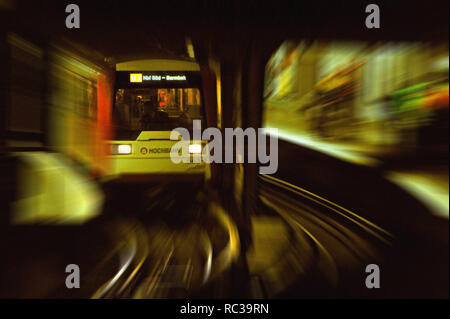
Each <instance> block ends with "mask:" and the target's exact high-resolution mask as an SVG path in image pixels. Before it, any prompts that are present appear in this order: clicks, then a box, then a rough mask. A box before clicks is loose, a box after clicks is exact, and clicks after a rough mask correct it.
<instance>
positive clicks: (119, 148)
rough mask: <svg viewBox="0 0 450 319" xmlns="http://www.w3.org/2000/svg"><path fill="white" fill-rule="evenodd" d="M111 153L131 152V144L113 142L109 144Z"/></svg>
mask: <svg viewBox="0 0 450 319" xmlns="http://www.w3.org/2000/svg"><path fill="white" fill-rule="evenodd" d="M111 153H112V154H113V155H118V154H131V145H130V144H113V145H111Z"/></svg>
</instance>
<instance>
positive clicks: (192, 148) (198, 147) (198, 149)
mask: <svg viewBox="0 0 450 319" xmlns="http://www.w3.org/2000/svg"><path fill="white" fill-rule="evenodd" d="M201 152H202V146H201V145H200V144H191V145H189V153H194V154H199V153H201Z"/></svg>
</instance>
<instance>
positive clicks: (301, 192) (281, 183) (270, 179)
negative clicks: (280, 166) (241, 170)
mask: <svg viewBox="0 0 450 319" xmlns="http://www.w3.org/2000/svg"><path fill="white" fill-rule="evenodd" d="M260 177H261V178H262V179H263V180H265V181H266V182H269V183H272V184H275V185H277V186H279V187H282V188H285V189H287V190H289V191H291V192H295V193H296V194H297V195H300V196H303V197H305V198H307V199H309V200H311V201H313V202H315V203H319V204H321V205H323V206H325V207H326V208H329V209H330V210H332V211H333V212H335V213H338V214H340V215H342V216H344V217H345V218H347V219H349V220H350V221H352V222H353V223H355V224H357V225H358V226H360V227H361V228H363V229H364V230H366V231H368V232H370V233H371V234H373V235H374V236H377V237H379V239H380V240H383V241H386V240H385V239H384V238H383V237H381V236H380V235H378V234H377V233H375V232H374V231H372V230H371V229H369V228H368V227H367V226H365V225H363V224H361V223H360V222H358V221H356V220H355V219H353V218H351V217H349V216H347V215H346V214H344V213H342V212H340V211H339V210H336V209H334V208H333V207H330V206H329V205H326V204H323V203H321V202H320V201H323V202H326V203H328V204H330V205H332V206H335V207H336V208H338V209H341V210H343V211H344V212H345V213H348V214H350V215H352V216H353V217H355V218H356V219H360V220H361V221H362V222H364V223H366V224H368V225H369V226H371V227H373V228H375V229H376V230H378V231H380V232H383V233H384V234H385V235H388V236H390V237H393V235H392V234H390V233H389V232H388V231H386V230H384V229H383V228H381V227H379V226H377V225H375V224H374V223H372V222H370V221H368V220H367V219H365V218H363V217H361V216H359V215H357V214H355V213H353V212H351V211H349V210H348V209H345V208H344V207H342V206H339V205H338V204H335V203H333V202H330V201H329V200H327V199H325V198H323V197H320V196H318V195H316V194H313V193H311V192H308V191H307V190H305V189H302V188H300V187H298V186H295V185H292V184H290V183H288V182H285V181H282V180H280V179H277V178H275V177H272V176H266V175H260ZM305 194H308V195H310V196H312V197H315V198H317V199H319V200H320V201H317V200H315V199H313V198H311V197H310V196H307V195H305ZM386 243H389V242H388V241H386Z"/></svg>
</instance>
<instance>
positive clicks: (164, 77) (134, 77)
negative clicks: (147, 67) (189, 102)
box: [130, 73, 187, 83]
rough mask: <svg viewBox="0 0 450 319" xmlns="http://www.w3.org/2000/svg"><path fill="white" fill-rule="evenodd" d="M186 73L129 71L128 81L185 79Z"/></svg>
mask: <svg viewBox="0 0 450 319" xmlns="http://www.w3.org/2000/svg"><path fill="white" fill-rule="evenodd" d="M186 80H187V79H186V75H180V74H178V75H170V74H165V75H162V74H145V75H144V74H142V73H130V82H132V83H136V82H143V81H186Z"/></svg>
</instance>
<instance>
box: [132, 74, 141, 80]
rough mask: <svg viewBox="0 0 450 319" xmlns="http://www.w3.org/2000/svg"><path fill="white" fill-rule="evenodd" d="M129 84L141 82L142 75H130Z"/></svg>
mask: <svg viewBox="0 0 450 319" xmlns="http://www.w3.org/2000/svg"><path fill="white" fill-rule="evenodd" d="M130 82H142V73H130Z"/></svg>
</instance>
